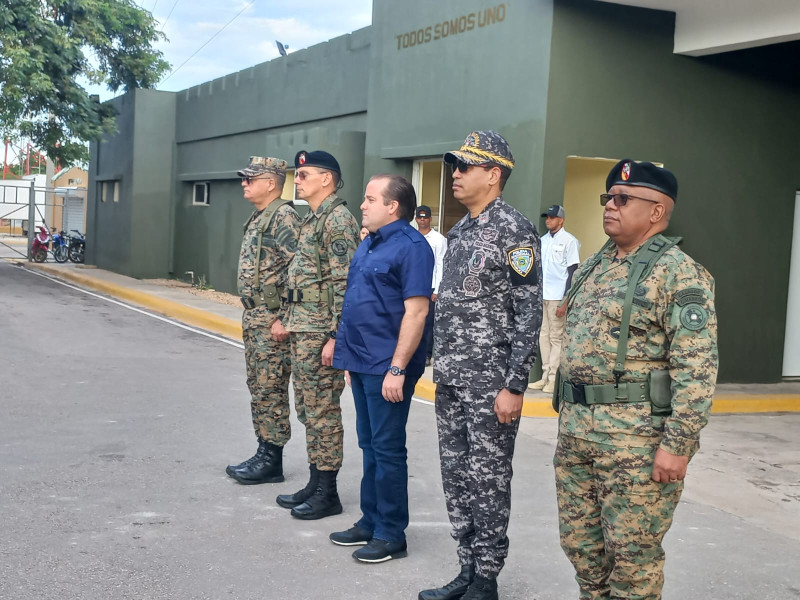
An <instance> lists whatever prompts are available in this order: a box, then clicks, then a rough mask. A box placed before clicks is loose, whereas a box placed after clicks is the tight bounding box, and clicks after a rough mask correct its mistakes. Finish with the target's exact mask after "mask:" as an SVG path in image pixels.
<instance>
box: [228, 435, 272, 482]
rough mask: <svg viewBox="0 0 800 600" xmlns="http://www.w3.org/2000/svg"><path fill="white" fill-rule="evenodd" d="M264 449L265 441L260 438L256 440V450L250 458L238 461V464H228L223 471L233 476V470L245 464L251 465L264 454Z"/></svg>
mask: <svg viewBox="0 0 800 600" xmlns="http://www.w3.org/2000/svg"><path fill="white" fill-rule="evenodd" d="M266 451H267V443H266V442H262V441H261V440H259V441H258V450H256V453H255V454H254V455H253V456H251V457H250V458H248V459H247V460H246V461H244V462H240V463H239V464H238V465H228V466H227V467H225V472H226V473H227V474H228V475H229V476H231V477H233V472H234V471H236V470H237V469H244V468H245V467H246V466H247V465H252V464H253V463H254V462H256V461H257V460H258V459H259V458H261V457H262V456H264V452H266Z"/></svg>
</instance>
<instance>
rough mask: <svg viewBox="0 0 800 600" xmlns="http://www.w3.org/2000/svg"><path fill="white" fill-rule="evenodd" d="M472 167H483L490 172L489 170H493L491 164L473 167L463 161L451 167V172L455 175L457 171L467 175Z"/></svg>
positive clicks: (458, 161)
mask: <svg viewBox="0 0 800 600" xmlns="http://www.w3.org/2000/svg"><path fill="white" fill-rule="evenodd" d="M472 167H482V168H484V169H486V170H487V171H488V170H489V169H491V168H493V165H490V164H489V163H484V164H482V165H471V164H469V163H465V162H464V161H463V160H457V161H456V162H455V164H451V165H450V171H451V172H453V173H455V172H456V170H458V171H459V172H460V173H466V172H467V171H469V170H470V168H472Z"/></svg>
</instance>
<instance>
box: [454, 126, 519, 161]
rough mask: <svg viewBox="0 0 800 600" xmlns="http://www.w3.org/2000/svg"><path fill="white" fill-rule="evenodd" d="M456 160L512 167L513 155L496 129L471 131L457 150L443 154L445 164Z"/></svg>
mask: <svg viewBox="0 0 800 600" xmlns="http://www.w3.org/2000/svg"><path fill="white" fill-rule="evenodd" d="M458 161H461V162H465V163H467V164H468V165H485V164H486V163H494V164H496V165H499V166H501V167H507V168H509V169H513V168H514V157H513V156H512V154H511V149H510V148H509V147H508V142H507V141H506V140H505V138H504V137H503V136H502V135H500V134H499V133H497V132H496V131H473V132H472V133H470V134H469V135H468V136H467V139H466V140H464V144H463V145H462V146H461V148H460V149H459V150H453V151H452V152H448V153H447V154H445V155H444V162H445V163H447V164H450V165H454V164H456V163H457V162H458Z"/></svg>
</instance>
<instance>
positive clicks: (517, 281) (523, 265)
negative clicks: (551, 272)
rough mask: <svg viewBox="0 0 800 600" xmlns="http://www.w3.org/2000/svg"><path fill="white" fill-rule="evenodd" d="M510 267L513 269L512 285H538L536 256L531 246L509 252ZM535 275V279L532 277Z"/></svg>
mask: <svg viewBox="0 0 800 600" xmlns="http://www.w3.org/2000/svg"><path fill="white" fill-rule="evenodd" d="M507 255H508V266H509V267H511V273H510V275H511V285H534V284H536V283H538V281H537V277H536V269H534V267H535V266H536V265H535V264H534V260H535V258H534V257H535V254H534V253H533V248H531V247H530V246H521V247H519V248H512V249H511V250H509V251H508V253H507ZM531 274H533V277H531Z"/></svg>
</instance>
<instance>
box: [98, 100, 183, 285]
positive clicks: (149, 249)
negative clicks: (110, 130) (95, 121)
mask: <svg viewBox="0 0 800 600" xmlns="http://www.w3.org/2000/svg"><path fill="white" fill-rule="evenodd" d="M112 102H113V103H114V105H115V106H116V108H117V111H118V113H119V114H118V116H117V131H116V133H115V134H112V135H110V136H106V137H105V138H104V139H103V140H102V141H100V142H97V143H93V144H91V146H90V154H91V167H90V178H89V204H88V210H87V219H86V220H87V223H86V228H87V240H86V261H87V262H88V263H90V264H95V265H97V266H98V267H100V268H103V269H110V270H113V271H117V272H119V273H123V274H125V275H129V276H131V277H140V278H147V277H167V276H168V275H169V271H170V249H171V239H170V236H171V230H172V223H171V219H170V213H171V209H170V206H171V201H172V194H173V192H172V190H173V164H172V163H173V153H174V148H175V94H173V93H171V92H157V91H154V90H133V91H131V92H128V93H127V94H125V95H123V96H120V97H119V98H115V99H114V100H112ZM106 181H118V182H119V193H118V202H114V201H113V199H111V198H109V199H108V200H107V201H105V202H102V201H101V197H102V193H101V186H102V185H103V183H104V182H106Z"/></svg>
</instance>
